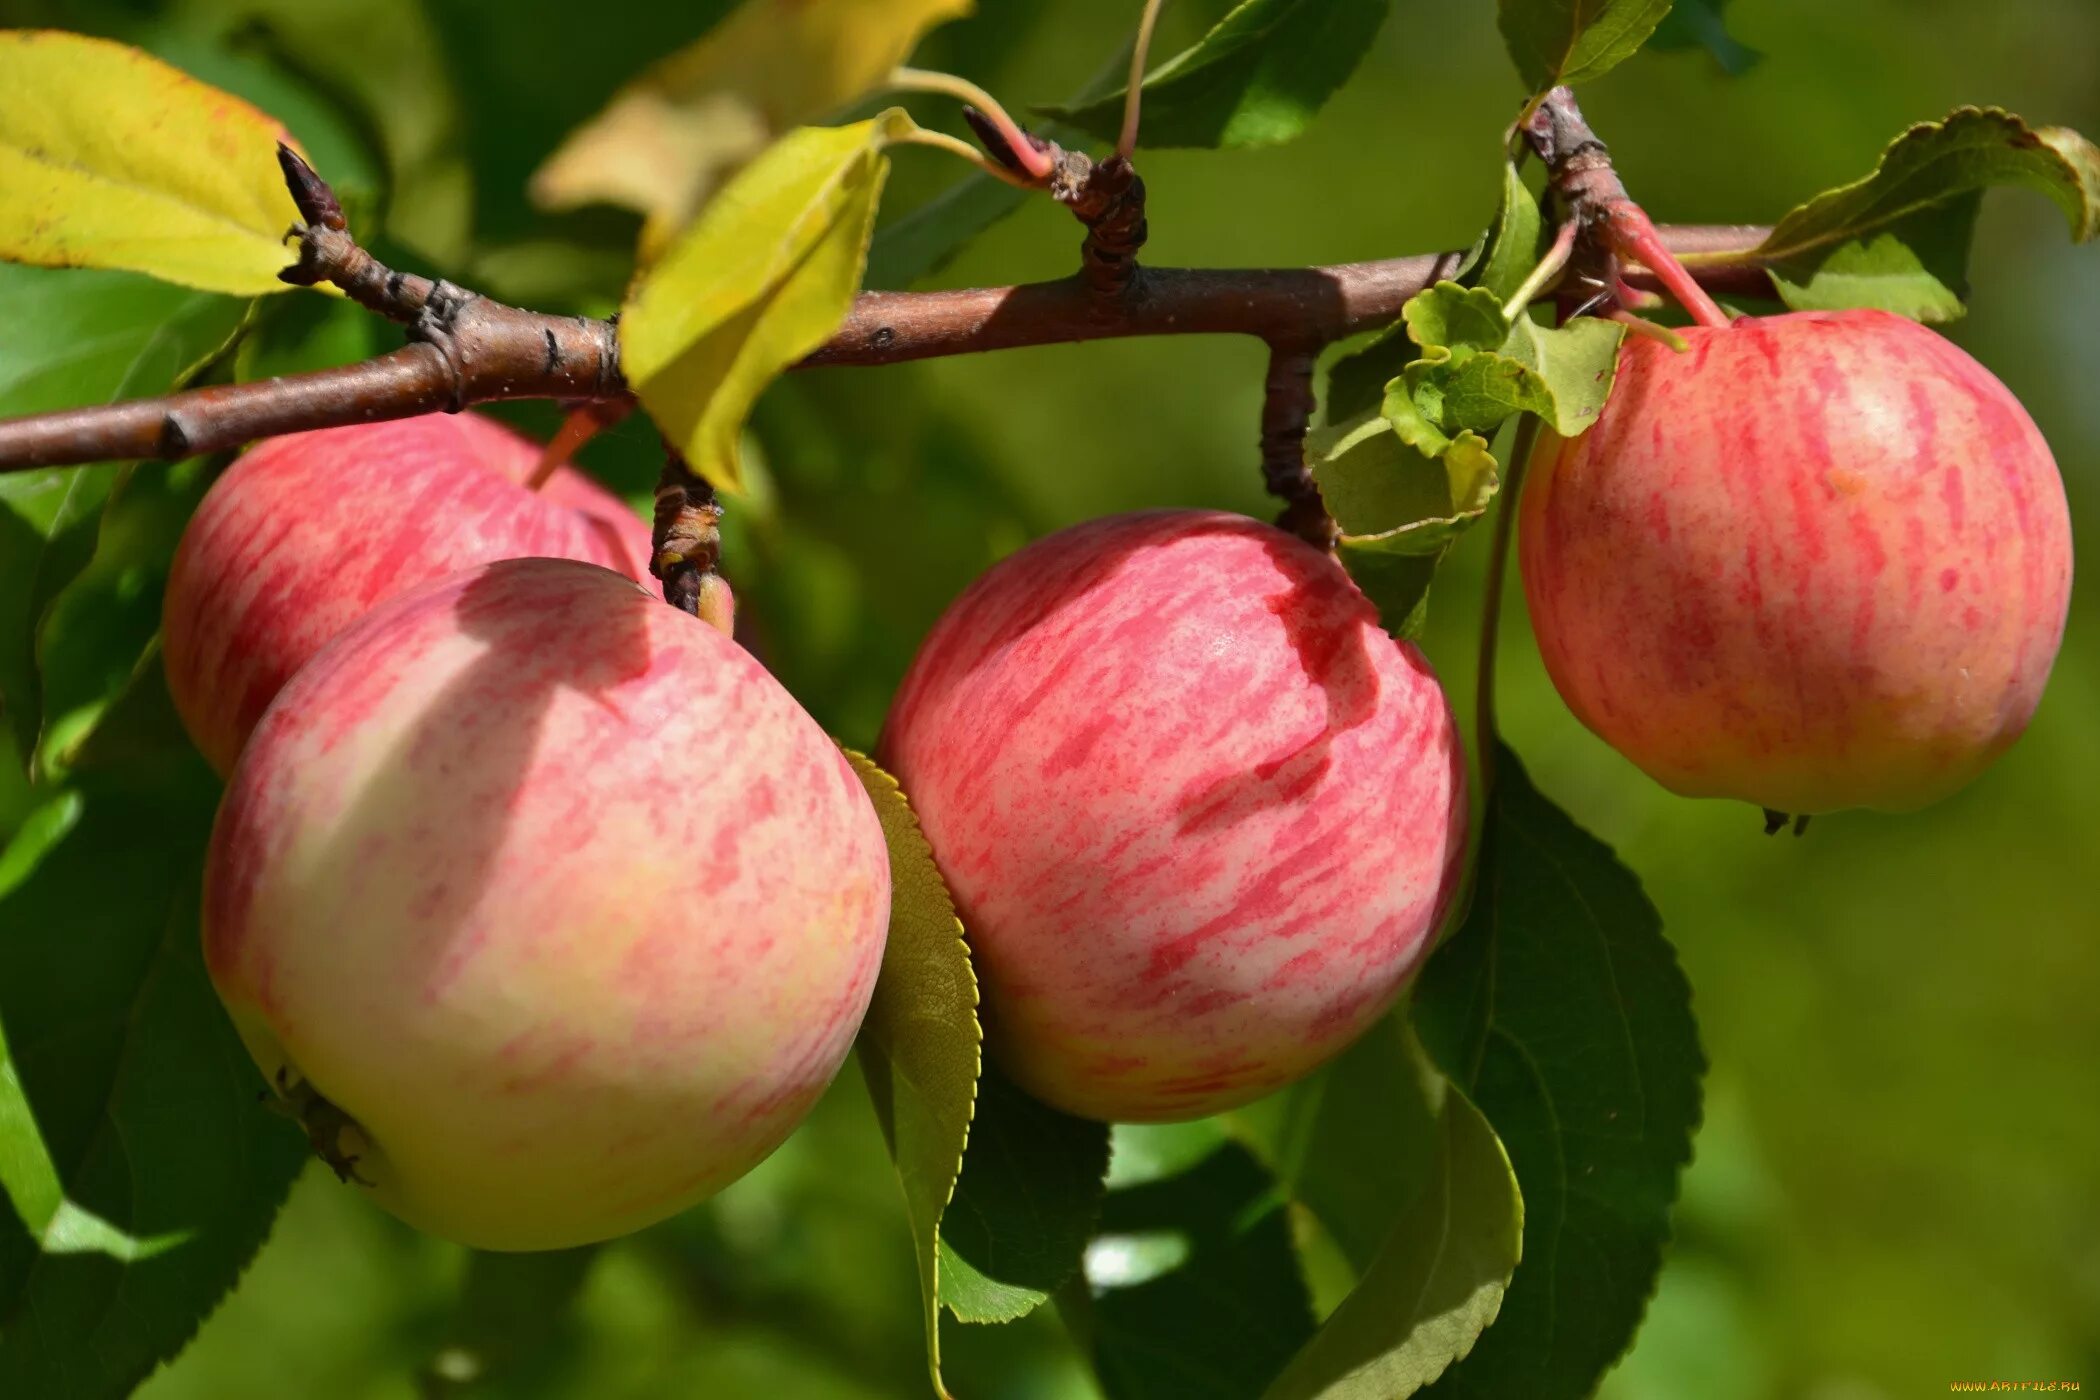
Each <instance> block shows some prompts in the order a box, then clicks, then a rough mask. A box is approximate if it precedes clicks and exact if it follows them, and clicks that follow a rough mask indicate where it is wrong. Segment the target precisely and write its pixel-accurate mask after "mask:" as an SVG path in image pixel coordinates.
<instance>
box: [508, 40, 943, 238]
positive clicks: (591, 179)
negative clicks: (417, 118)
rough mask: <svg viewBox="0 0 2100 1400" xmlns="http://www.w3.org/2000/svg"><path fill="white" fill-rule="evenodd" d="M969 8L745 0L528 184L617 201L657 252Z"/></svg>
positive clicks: (630, 91)
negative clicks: (711, 201) (732, 180)
mask: <svg viewBox="0 0 2100 1400" xmlns="http://www.w3.org/2000/svg"><path fill="white" fill-rule="evenodd" d="M970 8H971V4H970V0H798V3H796V4H792V5H783V4H780V3H778V2H777V0H746V3H745V4H743V5H742V6H741V7H739V8H738V9H737V10H736V11H735V12H734V13H733V14H731V15H730V16H729V17H728V18H727V19H725V20H724V21H722V23H721V24H719V25H717V26H716V27H715V28H714V29H712V30H710V31H709V32H708V33H707V34H705V35H704V36H702V37H701V38H700V39H698V40H696V41H695V42H694V43H692V44H691V45H689V46H688V47H686V48H684V49H681V50H679V51H678V52H677V53H675V54H672V55H671V56H670V57H668V58H665V59H663V60H662V61H661V62H659V63H657V64H656V65H655V66H654V67H652V68H650V69H649V71H647V72H646V73H644V74H642V76H641V77H639V78H637V79H636V80H635V81H634V82H632V83H630V84H628V85H627V86H626V87H624V88H622V89H621V90H620V91H619V92H618V93H616V94H615V95H614V96H613V99H612V101H611V102H610V103H608V104H607V105H606V108H605V110H604V111H602V112H600V113H599V114H598V115H597V116H595V117H593V118H591V120H590V121H588V122H586V123H584V125H583V126H581V127H579V128H577V130H575V131H573V132H571V133H570V134H569V137H568V139H567V140H565V141H563V142H562V144H561V147H560V148H559V149H558V150H556V151H555V153H554V154H553V155H552V156H550V157H549V158H548V159H547V162H546V163H545V164H544V165H542V166H541V167H540V168H539V170H538V172H537V173H535V174H534V175H533V177H532V187H531V188H532V197H533V199H534V200H535V201H536V202H537V203H539V204H540V205H542V206H544V207H546V208H550V209H571V208H575V207H577V206H579V205H583V204H592V203H602V204H616V205H620V206H622V207H623V208H628V209H632V210H634V211H635V212H637V213H639V214H641V215H643V216H644V218H645V220H646V222H645V225H644V229H643V240H642V241H643V248H644V250H645V252H646V253H648V254H651V255H653V254H655V253H657V252H659V251H661V250H662V248H663V247H664V245H665V244H666V243H667V242H668V240H669V239H670V237H671V236H672V235H673V234H675V233H676V232H677V231H678V230H679V229H680V228H682V227H684V226H685V224H686V223H687V222H689V221H690V220H691V219H692V217H693V216H694V215H695V214H696V213H697V212H699V210H700V209H701V208H702V207H703V206H704V205H705V204H706V202H707V200H708V198H709V197H710V196H711V195H713V194H714V193H715V192H716V191H717V190H718V189H719V188H721V186H722V182H723V181H724V179H725V178H726V177H727V176H729V175H730V174H731V173H732V172H734V171H735V170H737V169H738V168H740V167H741V166H743V165H744V164H745V163H746V162H748V161H750V160H751V159H752V158H753V157H755V156H757V155H758V154H759V152H761V151H763V150H765V148H766V147H767V146H768V145H770V144H771V143H772V142H773V141H775V140H777V139H779V138H780V137H782V136H784V135H785V134H786V133H787V132H788V131H790V130H791V129H793V128H794V127H796V126H799V125H803V124H806V123H810V122H815V121H817V120H819V119H820V118H822V117H824V116H826V115H827V114H829V113H831V112H834V111H837V110H839V109H841V108H843V107H845V106H847V105H848V104H849V103H851V102H853V101H854V100H855V99H857V98H859V97H861V96H863V95H864V94H866V93H867V92H869V91H871V90H872V89H874V88H876V87H877V86H878V85H880V84H881V82H882V80H883V79H884V77H886V76H887V75H888V74H889V72H890V71H891V70H892V69H894V68H895V67H896V66H897V65H898V64H900V63H902V62H903V61H904V60H905V58H906V57H907V56H908V55H909V54H910V53H911V51H912V48H913V47H914V46H915V45H916V44H917V43H918V42H919V38H920V36H921V35H923V34H924V33H925V32H926V31H927V30H928V29H931V28H933V27H934V26H935V25H937V24H941V23H943V22H945V21H947V20H951V19H954V18H956V17H957V16H958V15H965V14H968V13H969V12H970Z"/></svg>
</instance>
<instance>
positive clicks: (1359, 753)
mask: <svg viewBox="0 0 2100 1400" xmlns="http://www.w3.org/2000/svg"><path fill="white" fill-rule="evenodd" d="M882 751H883V753H884V755H885V757H886V758H887V760H888V763H889V765H890V767H891V769H892V771H893V772H895V774H896V775H897V777H898V779H899V781H900V782H901V783H902V784H903V786H904V790H905V791H906V792H907V793H909V794H910V795H911V799H912V802H913V804H914V806H915V807H916V809H917V811H918V814H919V819H920V821H921V823H922V824H923V825H924V827H925V831H926V836H927V839H928V841H929V842H930V843H931V845H932V847H933V852H934V856H935V859H936V860H937V862H938V863H939V865H940V868H941V870H942V873H943V874H944V875H946V877H947V879H948V882H949V885H950V886H951V888H952V889H953V890H954V893H955V897H956V902H957V905H958V907H959V909H960V912H961V914H962V918H963V924H964V928H965V931H966V933H967V934H968V937H969V940H970V946H971V949H972V950H973V952H974V954H975V957H976V960H977V968H978V973H979V977H980V979H981V980H982V982H983V985H984V995H985V1005H986V1031H987V1035H988V1037H989V1040H990V1044H991V1048H992V1049H993V1051H994V1053H995V1054H996V1055H997V1056H998V1058H999V1060H1000V1062H1001V1064H1002V1065H1003V1066H1004V1068H1005V1069H1006V1071H1007V1073H1008V1074H1009V1075H1011V1076H1012V1077H1013V1078H1014V1079H1015V1080H1016V1081H1017V1082H1018V1083H1020V1084H1021V1085H1022V1086H1023V1087H1025V1088H1027V1089H1028V1090H1030V1091H1031V1092H1033V1093H1034V1094H1036V1095H1037V1096H1038V1097H1040V1098H1042V1099H1044V1100H1046V1101H1047V1102H1049V1103H1052V1104H1055V1105H1057V1106H1058V1107H1060V1108H1063V1109H1066V1110H1068V1111H1070V1112H1073V1113H1077V1114H1082V1115H1085V1116H1088V1117H1093V1118H1101V1119H1107V1120H1112V1121H1133V1122H1145V1121H1171V1120H1177V1119H1187V1118H1196V1117H1200V1116H1203V1115H1205V1114H1209V1113H1214V1112H1217V1111H1219V1110H1222V1109H1224V1108H1228V1107H1231V1106H1232V1105H1235V1104H1240V1103H1245V1102H1247V1101H1249V1100H1251V1099H1254V1098H1256V1097H1258V1096H1260V1095H1262V1094H1264V1093H1267V1092H1269V1091H1270V1090H1272V1089H1275V1088H1278V1087H1279V1086H1281V1085H1284V1084H1287V1083H1289V1082H1290V1081H1291V1080H1293V1079H1296V1078H1298V1077H1299V1076H1301V1075H1304V1074H1305V1073H1307V1072H1308V1071H1310V1070H1312V1069H1313V1068H1314V1067H1315V1066H1317V1065H1319V1064H1320V1063H1321V1062H1322V1061H1324V1060H1326V1059H1328V1058H1329V1057H1330V1056H1332V1055H1334V1054H1335V1053H1337V1052H1338V1051H1340V1050H1341V1049H1342V1048H1343V1047H1344V1046H1346V1045H1348V1044H1349V1042H1350V1041H1352V1040H1353V1039H1355V1038H1356V1037H1357V1036H1358V1035H1359V1034H1360V1033H1361V1032H1362V1031H1363V1030H1364V1029H1365V1028H1366V1027H1368V1026H1369V1025H1370V1024H1371V1023H1372V1021H1373V1020H1375V1019H1376V1018H1377V1017H1378V1016H1380V1015H1381V1014H1383V1013H1384V1012H1385V1011H1386V1009H1387V1008H1388V1007H1390V1006H1391V1005H1392V1004H1393V1001H1394V999H1395V998H1396V997H1397V996H1398V995H1399V994H1400V992H1401V989H1402V988H1403V986H1404V985H1405V984H1406V982H1407V980H1408V978H1409V977H1410V975H1411V974H1412V973H1413V972H1414V970H1415V968H1416V966H1417V965H1418V964H1419V962H1420V961H1421V959H1422V957H1423V955H1424V954H1425V953H1426V952H1427V951H1428V948H1429V944H1430V939H1431V937H1432V935H1433V933H1434V931H1435V929H1436V927H1437V924H1438V921H1439V919H1440V918H1441V916H1442V915H1443V913H1444V910H1445V908H1446V907H1447V905H1448V904H1449V903H1450V900H1451V897H1452V893H1453V890H1454V889H1455V887H1456V884H1457V877H1458V871H1459V862H1460V856H1461V853H1462V848H1463V845H1464V841H1465V830H1466V818H1465V769H1464V762H1463V758H1462V755H1461V751H1460V748H1459V742H1458V736H1457V734H1456V733H1455V731H1454V728H1453V725H1452V719H1451V712H1450V709H1449V707H1448V705H1447V704H1446V702H1445V699H1444V695H1443V692H1442V691H1441V690H1440V689H1439V688H1438V686H1437V682H1436V678H1435V677H1434V676H1433V675H1432V674H1431V673H1430V670H1429V666H1428V664H1427V663H1426V662H1425V661H1424V660H1423V659H1422V656H1421V654H1420V653H1419V652H1417V651H1416V650H1415V648H1414V647H1413V646H1410V645H1408V644H1405V643H1400V642H1395V641H1394V640H1393V639H1392V638H1391V637H1390V636H1388V635H1387V634H1386V633H1385V632H1384V631H1382V630H1381V629H1380V628H1379V625H1378V616H1377V613H1376V610H1375V609H1374V608H1373V607H1372V606H1371V604H1370V603H1369V602H1367V601H1366V600H1365V599H1364V597H1363V595H1362V594H1361V593H1359V592H1358V591H1357V590H1356V588H1355V586H1354V585H1353V584H1352V583H1351V582H1350V581H1349V578H1348V576H1347V575H1346V574H1345V573H1344V572H1343V571H1342V569H1341V567H1340V566H1339V565H1338V564H1336V563H1335V561H1334V560H1333V559H1331V558H1329V557H1328V556H1327V555H1325V554H1323V553H1321V552H1319V551H1318V550H1315V549H1313V548H1312V547H1310V546H1309V545H1306V544H1304V543H1302V542H1300V541H1299V540H1297V539H1294V538H1292V537H1291V536H1289V535H1286V534H1284V533H1282V532H1281V531H1279V530H1275V529H1272V528H1270V527H1269V526H1267V525H1261V524H1257V523H1255V522H1254V521H1251V520H1247V519H1244V518H1241V517H1238V516H1232V515H1223V514H1216V513H1211V512H1198V511H1164V512H1152V513H1145V514H1137V515H1126V516H1117V517H1112V518H1109V519H1105V520H1097V521H1094V522H1092V523H1090V524H1086V525H1081V526H1078V527H1076V528H1074V529H1070V530H1066V531H1063V532H1062V533H1059V534H1056V535H1052V536H1050V537H1049V538H1047V539H1044V540H1041V541H1038V542H1037V543H1035V544H1034V545H1031V546H1030V547H1028V548H1026V549H1024V550H1022V551H1020V552H1019V553H1018V554H1015V555H1013V556H1012V557H1010V558H1008V559H1006V560H1004V561H1003V562H1001V563H1000V564H999V565H997V566H996V567H994V568H993V569H992V570H991V571H990V572H988V573H987V574H985V576H984V577H983V578H981V579H979V580H978V581H977V582H976V583H975V584H974V585H973V586H972V587H971V588H970V589H969V591H968V592H966V593H965V594H964V595H963V596H962V597H961V598H960V599H959V600H958V601H957V602H956V603H955V605H954V606H953V607H952V608H950V609H949V611H948V613H947V615H946V616H944V617H943V618H942V619H941V621H940V623H939V624H938V625H937V626H936V627H935V628H934V630H933V632H932V634H931V635H930V636H929V637H928V638H927V640H926V643H925V645H924V646H923V647H922V648H921V650H920V652H919V655H918V659H917V660H916V661H915V662H913V664H912V667H911V671H910V674H909V675H908V676H907V678H906V680H905V682H904V686H903V689H902V691H901V692H900V693H899V694H898V696H897V701H896V706H895V708H894V709H893V710H892V711H891V714H890V719H889V724H888V727H887V730H886V732H885V735H884V739H883V748H882Z"/></svg>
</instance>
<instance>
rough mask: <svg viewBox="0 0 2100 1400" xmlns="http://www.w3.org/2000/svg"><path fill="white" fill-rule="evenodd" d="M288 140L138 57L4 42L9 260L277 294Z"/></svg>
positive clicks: (112, 49) (47, 42)
mask: <svg viewBox="0 0 2100 1400" xmlns="http://www.w3.org/2000/svg"><path fill="white" fill-rule="evenodd" d="M289 140H290V137H289V136H288V135H287V134H286V132H285V129H284V127H283V126H282V125H281V124H279V123H278V122H277V121H276V120H274V119H273V118H271V117H269V116H267V115H265V114H264V113H262V112H260V111H257V110H256V109H255V108H254V107H251V106H249V105H248V104H247V103H246V102H243V101H241V100H240V99H239V98H237V97H234V96H233V95H232V94H230V93H225V92H221V91H219V90H218V89H217V88H214V87H210V86H207V85H206V84H204V83H200V82H198V81H197V80H196V79H194V78H191V77H189V76H188V75H187V74H185V73H183V72H181V71H180V70H179V69H175V68H172V67H170V66H168V65H167V64H165V63H163V62H161V61H160V60H159V59H157V58H154V57H153V56H151V55H150V54H146V53H143V52H141V51H140V50H138V49H134V48H131V47H129V46H128V45H124V44H118V43H112V42H111V41H109V40H106V39H90V38H87V37H85V36H82V35H79V34H63V33H58V32H56V31H51V30H35V29H28V30H12V31H0V259H5V260H7V261H9V262H21V263H31V264H34V265H37V266H41V267H104V268H122V269H126V270H128V271H132V272H144V273H147V274H149V275H151V276H154V277H158V278H161V279H162V280H163V281H168V282H175V283H179V284H181V285H183V286H186V287H196V288H199V289H201V290H204V291H214V292H231V293H235V294H239V295H250V296H252V295H257V294H260V293H264V292H281V291H284V290H286V284H285V283H283V282H280V281H279V280H278V279H277V273H278V271H279V270H280V269H282V268H284V267H286V266H288V265H289V264H290V263H291V261H292V252H291V249H290V247H289V246H288V245H287V243H286V241H285V230H286V229H288V228H289V227H290V226H291V225H292V224H293V223H295V222H296V221H297V220H298V217H299V211H298V209H297V207H296V206H294V205H293V203H292V197H291V195H290V193H288V192H287V191H286V189H285V185H284V176H283V174H282V172H280V171H279V169H278V166H277V144H278V143H279V142H280V141H286V142H288V141H289Z"/></svg>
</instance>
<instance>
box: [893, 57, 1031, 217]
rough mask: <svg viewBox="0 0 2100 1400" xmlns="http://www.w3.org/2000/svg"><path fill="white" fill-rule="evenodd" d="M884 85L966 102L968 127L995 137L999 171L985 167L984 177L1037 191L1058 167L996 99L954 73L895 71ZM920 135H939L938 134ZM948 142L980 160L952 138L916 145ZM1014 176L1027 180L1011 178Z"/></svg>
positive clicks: (912, 70) (995, 163)
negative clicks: (987, 129)
mask: <svg viewBox="0 0 2100 1400" xmlns="http://www.w3.org/2000/svg"><path fill="white" fill-rule="evenodd" d="M885 86H887V87H890V88H893V89H895V90H897V91H899V92H935V93H941V94H943V95H945V96H948V97H955V98H960V99H961V100H962V101H963V102H964V103H966V104H967V106H966V107H965V110H964V115H965V116H966V117H970V118H972V120H971V122H970V125H971V126H972V127H973V128H975V129H977V131H978V132H979V134H980V135H984V134H985V130H986V128H989V130H990V132H991V133H993V134H996V136H997V138H998V139H997V143H996V145H994V146H993V151H992V155H993V165H995V166H997V167H999V168H998V169H993V168H991V167H985V170H986V173H987V174H991V175H995V176H997V177H998V178H999V179H1002V180H1006V181H1007V182H1008V183H1009V184H1016V185H1020V186H1021V187H1022V188H1024V189H1040V188H1041V187H1042V186H1044V185H1046V184H1047V183H1049V180H1050V174H1051V172H1052V171H1054V170H1055V169H1056V168H1057V157H1056V155H1055V154H1053V153H1052V152H1051V150H1050V149H1049V148H1048V147H1047V146H1046V145H1045V144H1044V143H1043V142H1041V141H1038V140H1037V139H1036V138H1035V137H1033V136H1030V135H1029V134H1028V133H1027V132H1026V131H1025V130H1023V129H1022V127H1021V124H1020V123H1019V122H1017V121H1015V120H1014V119H1013V117H1012V115H1011V114H1009V113H1008V112H1007V110H1006V108H1005V107H1003V106H1001V105H1000V103H999V99H998V98H996V97H994V96H992V95H991V94H990V93H989V92H986V91H985V90H984V89H983V88H981V87H979V86H978V85H977V84H975V83H973V82H971V81H970V80H969V79H968V78H962V77H958V76H956V75H955V74H953V73H936V72H933V71H930V70H928V69H925V68H898V69H895V70H893V71H892V72H891V73H890V76H889V81H888V82H887V83H886V84H885ZM922 134H923V135H926V136H939V135H940V134H941V133H939V132H925V133H922ZM912 139H913V140H917V139H918V138H917V137H913V138H912ZM948 142H954V145H955V146H958V147H961V148H962V149H963V150H964V151H968V152H969V158H970V159H971V160H973V161H974V160H982V158H983V157H982V155H981V153H980V152H977V151H974V150H971V149H970V148H969V147H968V146H967V145H964V143H963V142H961V141H959V140H957V139H956V138H954V137H952V136H951V137H948V138H947V139H946V141H918V144H920V145H924V146H947V144H948ZM987 144H993V143H991V142H987ZM1002 148H1003V149H1002ZM950 149H952V147H951V148H950ZM1016 175H1021V176H1026V177H1027V178H1025V179H1015V178H1013V177H1014V176H1016Z"/></svg>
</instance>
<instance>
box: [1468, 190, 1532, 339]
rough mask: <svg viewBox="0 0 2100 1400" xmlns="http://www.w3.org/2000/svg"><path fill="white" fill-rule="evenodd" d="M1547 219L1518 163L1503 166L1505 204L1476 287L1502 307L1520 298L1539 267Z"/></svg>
mask: <svg viewBox="0 0 2100 1400" xmlns="http://www.w3.org/2000/svg"><path fill="white" fill-rule="evenodd" d="M1545 227H1546V216H1545V213H1544V211H1542V210H1541V209H1540V208H1539V197H1538V196H1537V195H1535V194H1533V193H1532V192H1531V188H1530V186H1528V185H1526V184H1525V183H1524V177H1523V175H1522V174H1521V173H1519V172H1518V170H1517V166H1516V162H1515V161H1509V160H1505V161H1503V162H1502V202H1501V203H1500V204H1499V205H1497V206H1496V208H1495V223H1494V226H1493V227H1492V228H1490V229H1489V230H1488V232H1487V239H1486V245H1485V246H1486V252H1485V254H1484V256H1483V258H1482V260H1481V263H1480V268H1479V275H1478V276H1476V277H1475V278H1474V279H1473V285H1474V286H1476V287H1478V288H1480V289H1481V290H1482V291H1484V292H1486V293H1487V294H1488V295H1489V296H1491V297H1493V298H1494V299H1495V302H1496V304H1497V309H1499V308H1500V305H1501V303H1503V302H1506V301H1508V300H1509V299H1510V298H1511V297H1513V296H1515V295H1516V294H1517V289H1518V288H1519V287H1521V286H1523V285H1524V279H1525V278H1527V277H1529V276H1530V275H1531V271H1532V269H1533V268H1535V267H1537V266H1538V263H1539V253H1540V248H1539V242H1540V235H1541V234H1543V233H1544V231H1545Z"/></svg>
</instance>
